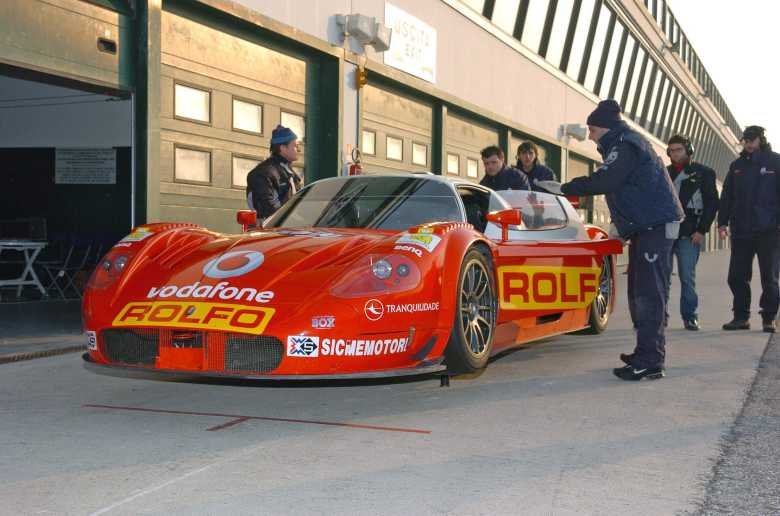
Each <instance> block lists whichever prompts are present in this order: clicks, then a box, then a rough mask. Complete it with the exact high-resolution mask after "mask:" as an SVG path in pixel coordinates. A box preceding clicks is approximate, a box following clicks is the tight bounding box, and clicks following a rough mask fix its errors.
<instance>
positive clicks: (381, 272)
mask: <svg viewBox="0 0 780 516" xmlns="http://www.w3.org/2000/svg"><path fill="white" fill-rule="evenodd" d="M371 272H373V273H374V276H376V277H377V278H379V279H381V280H386V279H387V278H389V277H390V275H391V274H392V273H393V266H392V265H390V262H388V261H387V260H384V259H382V260H379V261H377V262H375V263H374V265H372V266H371Z"/></svg>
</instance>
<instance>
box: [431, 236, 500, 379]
mask: <svg viewBox="0 0 780 516" xmlns="http://www.w3.org/2000/svg"><path fill="white" fill-rule="evenodd" d="M455 307H456V311H455V321H454V324H453V328H452V333H451V334H450V340H449V342H448V343H447V349H446V350H445V352H444V354H445V358H446V362H447V368H448V369H449V370H450V371H452V372H456V373H471V372H474V371H477V370H479V369H482V368H484V367H485V366H486V365H487V361H488V358H490V350H491V349H492V347H493V334H494V333H495V329H496V312H497V303H496V285H495V279H494V277H493V269H492V267H491V264H490V261H489V260H488V258H486V257H485V255H484V254H482V253H481V252H479V251H478V250H476V249H472V250H471V251H469V252H468V253H466V257H465V258H464V259H463V263H462V264H461V267H460V276H459V277H458V290H457V299H456V303H455Z"/></svg>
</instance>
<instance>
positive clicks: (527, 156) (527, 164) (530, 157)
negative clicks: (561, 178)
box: [517, 141, 555, 191]
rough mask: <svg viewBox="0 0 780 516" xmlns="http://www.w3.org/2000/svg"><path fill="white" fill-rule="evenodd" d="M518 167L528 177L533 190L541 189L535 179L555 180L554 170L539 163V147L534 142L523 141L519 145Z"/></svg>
mask: <svg viewBox="0 0 780 516" xmlns="http://www.w3.org/2000/svg"><path fill="white" fill-rule="evenodd" d="M517 169H518V170H519V171H521V172H523V173H524V174H525V175H526V176H527V177H528V182H529V183H530V184H531V190H534V191H539V190H541V188H539V187H538V186H536V185H535V183H534V182H535V181H555V174H554V173H553V171H552V170H551V169H550V168H549V167H547V166H545V165H543V164H542V163H539V149H538V148H537V147H536V144H535V143H534V142H530V141H528V142H523V143H521V144H520V145H518V146H517Z"/></svg>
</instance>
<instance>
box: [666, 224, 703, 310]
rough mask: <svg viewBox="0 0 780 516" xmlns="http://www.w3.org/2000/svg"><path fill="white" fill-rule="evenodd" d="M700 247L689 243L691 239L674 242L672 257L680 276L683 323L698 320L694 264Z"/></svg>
mask: <svg viewBox="0 0 780 516" xmlns="http://www.w3.org/2000/svg"><path fill="white" fill-rule="evenodd" d="M700 253H701V246H699V245H696V244H694V243H693V242H691V237H680V238H678V239H677V240H675V241H674V247H673V248H672V255H673V256H674V257H675V258H676V259H677V274H678V275H679V276H680V315H681V316H682V318H683V321H690V320H691V319H698V318H699V316H698V314H697V313H696V311H697V310H698V308H699V296H698V295H697V294H696V264H697V263H699V254H700Z"/></svg>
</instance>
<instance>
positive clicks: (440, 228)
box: [83, 174, 622, 379]
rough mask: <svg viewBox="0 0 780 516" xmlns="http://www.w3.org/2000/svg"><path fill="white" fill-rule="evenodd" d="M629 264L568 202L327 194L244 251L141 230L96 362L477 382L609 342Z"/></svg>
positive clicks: (102, 326)
mask: <svg viewBox="0 0 780 516" xmlns="http://www.w3.org/2000/svg"><path fill="white" fill-rule="evenodd" d="M253 216H254V212H239V220H243V221H244V222H247V221H248V219H250V218H253ZM621 252H622V246H621V243H620V242H619V241H618V240H612V239H609V238H608V237H607V235H606V233H604V231H602V230H601V229H599V228H597V227H595V226H587V225H584V224H583V223H582V222H581V221H580V217H579V216H578V214H577V212H576V211H575V209H574V207H573V206H572V205H571V204H570V203H569V201H567V200H566V198H564V197H558V196H554V195H550V194H544V193H540V192H529V191H505V192H494V191H492V190H489V189H486V188H483V187H481V186H478V185H474V184H472V183H468V182H465V181H458V180H450V179H445V178H441V177H438V176H433V175H413V174H409V175H384V176H370V175H367V176H353V177H338V178H332V179H325V180H321V181H317V182H315V183H312V184H310V185H308V186H307V187H306V188H304V189H302V190H301V191H300V192H298V194H297V195H296V196H295V197H294V198H293V199H291V200H290V202H288V203H287V204H286V205H285V206H284V207H282V208H281V209H280V210H279V211H277V212H276V213H275V214H274V215H273V216H272V217H270V218H269V219H268V220H266V222H265V224H264V225H263V227H262V228H258V229H256V230H251V231H248V232H244V233H240V234H237V235H224V234H219V233H215V232H212V231H209V230H208V229H205V228H202V227H199V226H195V225H192V224H178V223H170V224H165V223H161V224H160V223H158V224H147V225H144V226H140V227H138V228H136V229H135V230H134V231H133V233H132V234H130V235H128V236H127V237H126V238H124V239H123V240H122V241H120V242H119V243H118V244H117V245H116V246H114V248H113V249H111V251H110V252H109V253H108V254H107V255H106V256H105V258H104V259H103V260H102V262H101V263H100V265H99V266H98V268H97V269H96V270H95V272H94V273H93V275H92V277H91V278H90V281H89V283H88V285H87V288H86V292H85V295H84V304H83V316H84V324H85V329H86V330H87V334H88V338H89V350H88V353H86V354H85V355H84V359H85V360H86V362H87V363H88V364H89V365H91V366H94V367H99V368H102V367H108V368H132V369H136V370H137V369H143V370H153V371H157V372H164V373H186V374H187V375H195V374H202V375H207V376H232V377H244V378H262V379H290V378H295V379H304V378H309V379H313V378H361V377H362V378H366V377H376V376H393V375H405V374H421V373H428V372H434V371H442V370H444V369H445V368H446V369H447V370H448V371H449V372H453V373H461V372H472V371H476V370H478V369H481V368H484V367H485V366H486V364H487V362H488V358H489V357H490V356H491V355H494V354H496V353H497V352H500V351H502V350H505V349H507V348H510V347H513V346H517V345H519V344H522V343H525V342H529V341H532V340H535V339H539V338H543V337H547V336H550V335H555V334H560V333H567V332H572V331H577V330H583V329H585V330H586V331H591V332H594V333H599V332H601V331H603V330H604V329H605V328H606V325H607V321H608V319H609V315H610V313H611V311H612V307H613V303H614V299H615V270H614V267H615V260H614V255H615V254H619V253H621Z"/></svg>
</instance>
